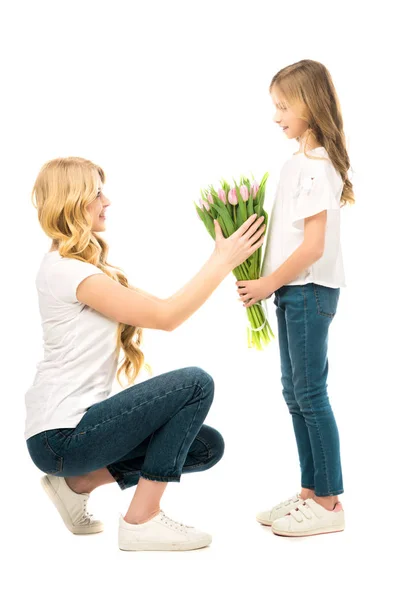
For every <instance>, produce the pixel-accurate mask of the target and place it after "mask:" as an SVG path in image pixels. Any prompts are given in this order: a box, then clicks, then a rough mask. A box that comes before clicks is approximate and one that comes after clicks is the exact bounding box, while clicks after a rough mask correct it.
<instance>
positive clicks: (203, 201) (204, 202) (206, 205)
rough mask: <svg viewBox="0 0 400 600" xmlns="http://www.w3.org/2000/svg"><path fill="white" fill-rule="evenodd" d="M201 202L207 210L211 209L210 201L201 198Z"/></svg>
mask: <svg viewBox="0 0 400 600" xmlns="http://www.w3.org/2000/svg"><path fill="white" fill-rule="evenodd" d="M200 202H201V205H202V207H203V208H205V209H206V210H210V207H209V205H208V202H206V201H205V200H200Z"/></svg>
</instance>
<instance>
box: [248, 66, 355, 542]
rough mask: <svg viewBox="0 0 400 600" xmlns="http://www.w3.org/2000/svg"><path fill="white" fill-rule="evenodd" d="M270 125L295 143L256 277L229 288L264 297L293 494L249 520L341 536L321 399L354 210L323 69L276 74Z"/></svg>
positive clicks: (337, 473) (337, 486) (328, 413)
mask: <svg viewBox="0 0 400 600" xmlns="http://www.w3.org/2000/svg"><path fill="white" fill-rule="evenodd" d="M270 94H271V97H272V100H273V102H274V104H275V107H276V113H275V116H274V120H275V122H276V123H277V124H278V125H279V127H281V128H282V130H283V131H284V132H285V134H286V136H287V137H288V138H289V139H293V138H295V139H296V140H297V141H298V143H299V149H298V152H296V153H295V154H294V155H293V156H292V157H291V158H290V159H289V160H288V161H287V162H286V163H285V164H284V166H283V169H282V172H281V177H280V181H279V184H278V188H277V192H276V198H275V202H274V206H273V210H272V214H271V222H270V228H269V230H268V242H267V248H266V254H265V258H264V262H263V268H262V277H261V278H260V279H258V280H255V281H239V282H237V286H238V293H239V296H240V298H241V299H242V300H243V302H244V306H246V307H248V306H252V305H253V304H254V303H255V302H258V301H260V300H261V299H262V298H269V297H270V296H271V295H272V294H273V293H275V296H274V304H275V306H276V314H277V322H278V337H279V349H280V359H281V371H282V379H281V381H282V386H283V396H284V399H285V401H286V403H287V405H288V408H289V412H290V414H291V415H292V421H293V427H294V432H295V437H296V442H297V448H298V453H299V458H300V468H301V488H302V489H301V492H300V493H299V494H297V495H295V496H294V497H293V498H290V499H289V500H287V501H284V502H282V503H281V504H278V505H277V506H275V507H274V508H272V509H271V510H267V511H265V512H261V513H259V514H258V515H257V520H258V521H259V522H260V523H263V524H265V525H272V531H273V532H274V533H276V534H278V535H284V536H303V535H314V534H318V533H328V532H334V531H342V530H343V529H344V512H343V507H342V505H341V503H340V501H339V498H338V496H339V494H342V493H343V482H342V470H341V463H340V451H339V435H338V430H337V426H336V422H335V417H334V415H333V412H332V409H331V406H330V403H329V398H328V394H327V376H328V357H327V350H328V330H329V326H330V324H331V322H332V320H333V317H334V315H335V313H336V310H337V305H338V300H339V295H340V288H341V287H345V276H344V270H343V262H342V252H341V245H340V210H339V209H340V208H341V205H345V204H347V203H349V204H353V203H354V195H353V191H352V184H351V182H350V181H349V180H348V178H347V172H348V169H349V167H350V164H349V157H348V154H347V151H346V147H345V137H344V133H343V123H342V115H341V109H340V104H339V100H338V98H337V95H336V91H335V88H334V86H333V83H332V79H331V76H330V74H329V72H328V70H327V69H326V68H325V67H324V66H323V65H322V64H320V63H318V62H315V61H312V60H302V61H300V62H298V63H295V64H293V65H290V66H288V67H286V68H284V69H282V70H281V71H279V72H278V73H277V74H276V75H275V76H274V78H273V79H272V82H271V85H270Z"/></svg>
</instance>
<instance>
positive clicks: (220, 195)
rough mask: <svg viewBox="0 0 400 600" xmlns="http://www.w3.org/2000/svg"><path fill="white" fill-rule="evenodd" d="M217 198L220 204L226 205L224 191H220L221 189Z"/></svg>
mask: <svg viewBox="0 0 400 600" xmlns="http://www.w3.org/2000/svg"><path fill="white" fill-rule="evenodd" d="M218 198H219V199H220V200H221V202H223V203H224V204H226V194H225V192H224V190H221V189H219V190H218Z"/></svg>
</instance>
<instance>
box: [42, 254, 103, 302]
mask: <svg viewBox="0 0 400 600" xmlns="http://www.w3.org/2000/svg"><path fill="white" fill-rule="evenodd" d="M99 274H103V271H102V270H101V269H99V268H98V267H96V266H95V265H92V264H91V263H87V262H83V261H81V260H77V259H75V258H64V257H63V258H61V260H60V261H58V262H57V263H56V264H55V265H53V267H52V269H51V270H50V272H49V273H48V277H47V283H48V286H49V290H50V292H51V294H52V295H53V296H54V298H57V300H62V301H63V302H79V300H78V299H77V297H76V290H77V288H78V285H79V284H80V283H81V282H82V281H83V280H84V279H86V277H89V276H90V275H99Z"/></svg>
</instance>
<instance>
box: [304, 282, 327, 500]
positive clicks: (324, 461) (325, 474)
mask: <svg viewBox="0 0 400 600" xmlns="http://www.w3.org/2000/svg"><path fill="white" fill-rule="evenodd" d="M303 299H304V372H305V378H306V394H307V401H308V405H309V407H310V410H311V413H312V416H313V418H314V423H315V427H316V430H317V434H318V439H319V443H320V448H321V454H322V456H323V467H324V476H325V479H326V482H327V484H328V491H329V490H330V487H331V486H330V482H329V475H328V470H327V467H326V455H325V451H324V446H323V444H322V439H321V432H320V429H319V425H318V419H317V418H316V416H315V413H314V409H313V406H312V402H311V401H310V392H309V385H308V369H307V325H308V320H307V299H306V294H305V290H304V287H303ZM329 493H330V491H329Z"/></svg>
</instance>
